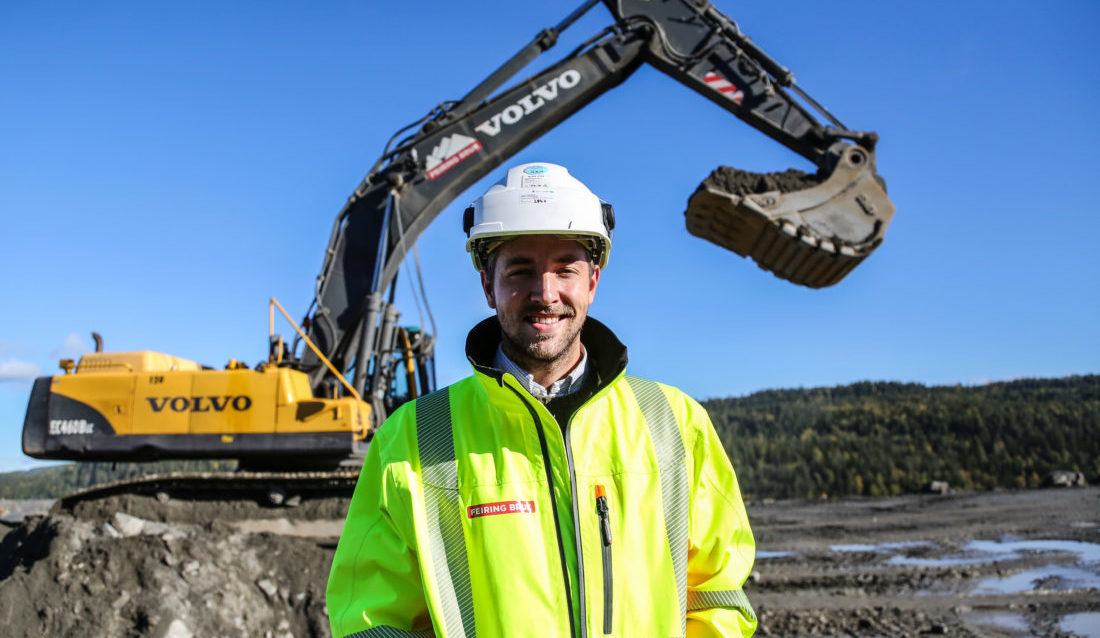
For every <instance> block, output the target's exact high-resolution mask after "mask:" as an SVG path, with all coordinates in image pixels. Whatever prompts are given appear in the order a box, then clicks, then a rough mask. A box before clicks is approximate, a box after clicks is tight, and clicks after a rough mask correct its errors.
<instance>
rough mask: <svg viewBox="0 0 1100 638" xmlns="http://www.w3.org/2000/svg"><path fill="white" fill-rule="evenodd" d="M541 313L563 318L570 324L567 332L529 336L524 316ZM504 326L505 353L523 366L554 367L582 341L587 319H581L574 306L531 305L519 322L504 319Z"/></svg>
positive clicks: (502, 323) (502, 328)
mask: <svg viewBox="0 0 1100 638" xmlns="http://www.w3.org/2000/svg"><path fill="white" fill-rule="evenodd" d="M537 313H548V314H556V315H559V316H560V317H561V321H563V322H566V325H565V326H564V327H563V330H561V331H559V332H557V333H555V334H535V335H532V336H528V335H527V334H526V332H525V330H524V329H525V328H526V324H527V321H526V319H524V317H526V316H528V315H532V314H537ZM500 325H501V333H502V336H503V344H502V346H503V348H504V353H505V354H506V355H508V357H509V358H510V359H512V360H513V361H515V362H516V363H517V364H519V365H520V366H521V367H524V368H529V367H533V366H532V364H534V365H538V366H545V365H547V364H553V363H556V362H557V361H558V360H560V359H562V358H563V357H565V356H566V355H567V354H568V353H569V351H570V349H571V348H572V346H573V344H575V343H576V342H577V341H578V340H579V339H580V334H581V328H582V327H583V326H584V317H581V318H580V320H577V313H576V311H575V310H574V309H573V308H572V307H570V306H565V305H558V306H539V305H530V306H526V307H524V308H523V311H522V313H521V314H520V315H519V318H518V320H515V319H505V318H503V317H501V318H500Z"/></svg>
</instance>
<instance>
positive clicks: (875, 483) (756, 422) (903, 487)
mask: <svg viewBox="0 0 1100 638" xmlns="http://www.w3.org/2000/svg"><path fill="white" fill-rule="evenodd" d="M703 405H704V406H705V407H706V408H707V411H708V412H709V413H710V416H711V419H712V421H713V422H714V426H715V430H716V431H717V432H718V435H719V437H720V438H721V440H722V443H723V445H724V446H725V448H726V451H727V452H728V454H729V456H730V459H731V460H732V461H733V465H734V468H736V470H737V474H738V479H739V480H740V483H741V490H742V492H743V493H744V494H745V496H746V497H747V498H749V499H752V498H821V497H832V496H845V495H865V496H889V495H896V494H903V493H912V492H918V491H920V490H921V489H922V488H923V487H924V486H925V485H926V484H928V483H929V482H930V481H936V480H939V481H947V482H948V483H950V485H951V487H952V488H953V489H957V490H980V489H993V488H1024V487H1038V486H1039V485H1040V483H1041V482H1042V480H1043V478H1044V477H1045V476H1046V475H1047V474H1048V473H1049V472H1051V471H1054V470H1071V471H1079V472H1082V473H1084V474H1085V476H1086V478H1087V479H1088V480H1089V481H1090V482H1093V481H1095V480H1097V478H1100V376H1097V375H1087V376H1072V377H1064V378H1059V379H1022V380H1018V381H1011V382H1003V383H991V384H988V385H981V386H963V385H956V386H934V387H929V386H924V385H921V384H916V383H892V382H870V381H867V382H862V383H854V384H851V385H845V386H838V387H832V388H813V389H799V390H769V391H764V392H757V393H755V394H752V395H749V396H746V397H742V398H728V399H712V400H709V401H704V402H703Z"/></svg>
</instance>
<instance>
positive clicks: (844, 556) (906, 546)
mask: <svg viewBox="0 0 1100 638" xmlns="http://www.w3.org/2000/svg"><path fill="white" fill-rule="evenodd" d="M749 515H750V518H751V520H752V523H753V529H754V531H755V533H756V537H757V545H758V548H759V550H760V551H759V552H758V555H757V563H756V570H755V573H754V577H753V579H752V582H750V583H748V584H747V585H746V590H747V591H748V592H749V595H750V598H751V599H752V600H753V602H754V604H755V605H756V607H757V611H758V612H759V615H760V618H761V623H760V632H759V635H765V636H794V635H798V636H898V635H906V636H918V635H952V636H1087V637H1097V638H1100V489H1098V488H1079V489H1065V490H1029V491H1004V492H981V493H970V494H959V495H946V496H904V497H896V498H887V499H845V500H838V501H825V502H791V501H786V502H778V503H758V504H753V505H751V506H750V507H749Z"/></svg>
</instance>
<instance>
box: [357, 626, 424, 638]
mask: <svg viewBox="0 0 1100 638" xmlns="http://www.w3.org/2000/svg"><path fill="white" fill-rule="evenodd" d="M433 636H435V632H433V631H432V630H431V629H421V630H420V631H405V630H404V629H394V628H393V627H386V626H385V625H382V626H380V627H371V628H370V629H364V630H363V631H357V632H355V633H354V634H348V635H347V636H345V637H344V638H432V637H433Z"/></svg>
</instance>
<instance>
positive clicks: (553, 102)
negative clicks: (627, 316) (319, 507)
mask: <svg viewBox="0 0 1100 638" xmlns="http://www.w3.org/2000/svg"><path fill="white" fill-rule="evenodd" d="M597 4H601V0H587V1H585V2H584V4H582V5H581V6H580V7H579V8H577V9H576V10H574V11H573V12H572V13H570V14H569V15H568V16H566V17H565V18H564V19H563V20H561V22H560V23H558V24H557V25H555V26H553V27H550V28H547V29H544V30H542V31H541V32H539V33H538V34H537V35H536V36H535V37H534V39H533V40H532V41H531V42H530V43H529V44H527V45H526V46H525V47H523V48H522V49H521V50H520V51H519V52H517V53H516V54H514V55H513V56H512V57H511V58H509V59H508V60H507V61H506V62H505V63H504V64H503V65H501V66H500V67H499V68H498V69H496V70H495V71H493V72H492V73H491V74H490V75H489V76H488V77H487V78H485V79H484V80H483V81H482V82H481V83H479V84H478V85H477V86H475V87H474V88H473V89H472V90H470V92H469V93H467V94H466V95H465V96H463V97H462V98H461V99H458V100H454V101H446V102H442V103H440V104H438V105H437V106H435V107H433V108H432V109H431V110H430V111H429V112H428V113H427V114H426V115H425V116H423V117H422V118H420V119H419V120H417V121H415V122H413V123H412V124H410V125H408V126H406V127H404V128H402V129H401V130H399V131H398V132H397V133H395V134H394V135H393V137H391V138H390V140H389V142H388V143H387V144H386V145H385V148H384V149H383V151H382V154H381V156H380V157H379V158H378V160H377V161H376V162H375V163H374V165H373V166H372V167H371V169H370V171H369V172H368V173H367V175H366V177H365V178H364V179H363V180H362V182H361V183H360V184H359V185H358V186H357V187H356V188H355V190H354V191H353V192H352V194H351V196H350V197H349V198H348V199H347V202H346V203H345V204H344V206H343V208H342V209H341V210H340V211H339V213H338V214H337V216H336V220H335V223H334V224H333V228H332V233H331V236H330V238H329V242H328V245H327V246H326V247H325V251H324V262H323V266H322V268H321V272H320V274H319V276H318V277H317V284H316V289H315V291H314V298H313V302H312V304H311V306H310V308H309V310H308V311H307V313H306V314H307V316H306V319H305V320H303V321H302V322H301V325H298V324H297V323H295V322H294V321H293V320H291V318H290V316H289V315H287V314H286V313H285V311H283V309H282V306H281V305H279V304H278V302H276V301H275V300H274V299H273V300H272V307H271V310H270V313H271V322H270V323H271V330H270V333H271V334H270V337H269V354H268V359H267V360H266V361H264V362H262V363H261V364H259V365H258V366H255V367H254V368H250V367H248V366H247V365H245V364H243V363H240V362H237V361H230V362H229V364H228V365H227V366H226V367H225V368H224V369H218V370H215V369H211V368H207V367H205V366H202V365H199V364H198V363H195V362H192V361H188V360H185V359H181V358H178V357H174V356H171V355H167V354H163V353H159V352H153V351H139V352H105V351H103V349H102V341H101V340H100V338H99V337H98V335H96V337H95V338H96V344H97V345H96V351H95V352H91V353H87V354H85V355H83V356H82V357H81V358H80V360H79V362H73V361H72V360H62V361H61V368H62V369H63V371H64V373H63V374H59V375H56V376H51V377H40V378H38V379H37V380H36V381H35V382H34V385H33V388H32V391H31V396H30V400H29V404H28V407H27V413H26V419H25V422H24V428H23V450H24V453H26V454H27V455H29V456H32V457H34V458H40V459H68V460H77V461H123V460H126V461H148V460H157V459H184V458H203V459H215V458H229V459H238V460H239V463H240V468H241V471H239V472H238V473H237V476H238V477H239V479H238V482H242V481H246V479H248V478H249V477H252V478H254V479H255V480H256V481H258V482H261V483H262V484H263V485H265V486H269V485H271V484H272V480H273V479H272V478H271V477H272V476H274V475H276V474H278V473H280V472H281V473H282V474H281V475H282V476H284V478H285V477H291V478H294V480H299V484H298V487H299V488H303V486H306V485H307V484H308V485H316V484H317V483H318V482H326V481H327V482H328V483H326V485H331V484H332V483H331V482H332V481H333V476H335V475H336V474H335V472H338V471H339V468H340V467H341V466H343V465H347V464H348V460H349V459H351V466H352V468H354V464H355V459H361V458H362V455H363V454H364V453H365V450H366V447H367V446H368V445H369V441H370V438H371V434H372V432H373V431H374V429H376V428H377V427H378V426H379V425H381V423H382V422H383V421H384V420H385V418H386V416H387V415H388V414H390V413H392V411H393V410H395V409H396V408H397V407H398V406H399V405H401V404H402V403H404V402H406V401H408V400H411V399H415V398H416V397H418V396H421V395H423V394H426V393H429V392H432V391H433V390H434V389H435V374H434V365H433V343H434V337H433V331H432V330H430V329H429V328H428V327H425V326H421V327H407V326H402V325H401V324H400V321H399V319H400V313H399V312H398V310H397V308H396V307H395V304H394V297H395V287H396V280H397V277H398V273H399V271H400V270H401V268H402V265H403V264H404V263H407V257H408V256H409V255H410V252H411V253H412V255H413V257H414V258H415V256H416V255H415V244H416V240H417V238H418V237H419V236H420V234H421V233H422V232H423V231H424V229H425V228H426V227H427V226H428V225H429V224H430V223H431V222H432V220H433V219H434V218H435V217H436V216H437V215H438V214H439V213H440V212H441V211H442V210H443V209H444V208H445V207H446V206H447V205H448V204H450V203H451V201H452V200H454V199H455V198H456V197H458V196H459V195H460V194H461V193H462V192H463V191H465V190H466V189H467V188H469V187H470V186H471V185H473V184H474V183H475V182H476V181H477V180H479V179H481V178H482V177H484V176H485V175H486V174H488V173H489V172H490V171H492V170H493V169H495V168H497V167H498V166H500V165H501V163H502V162H504V161H505V160H507V159H508V158H509V157H511V156H513V155H515V154H516V153H517V152H519V151H520V150H521V149H523V148H524V147H526V146H527V145H528V144H530V143H531V142H532V141H534V140H535V139H537V138H538V137H540V136H541V135H543V134H544V133H547V132H548V131H550V130H551V129H553V128H554V127H555V126H556V125H558V124H559V123H561V122H562V121H564V120H565V119H566V118H568V117H569V116H571V115H572V114H574V113H576V112H577V111H579V110H580V109H582V108H583V107H584V106H585V105H587V104H588V103H590V102H592V101H593V100H595V99H596V98H598V97H599V96H600V95H602V94H603V93H605V92H607V91H609V90H610V89H612V88H614V87H615V86H617V85H619V84H621V83H622V82H624V81H626V80H627V79H628V78H629V77H630V75H631V74H632V73H633V72H634V71H635V70H637V69H638V68H639V66H641V65H642V64H643V63H648V64H651V65H653V66H654V67H656V68H657V69H659V70H660V71H662V72H663V73H665V74H667V75H669V76H671V77H672V78H673V79H675V80H677V81H679V82H681V83H682V84H684V85H686V86H687V87H689V88H691V89H692V90H694V91H695V92H697V93H698V94H699V95H701V96H703V97H705V98H707V99H709V100H710V101H712V102H713V103H714V104H715V105H717V106H718V107H719V108H722V109H725V110H726V111H728V112H729V113H731V114H732V115H734V116H736V117H737V118H739V119H741V120H742V121H744V122H746V123H748V124H749V125H751V126H753V127H754V128H756V129H757V130H759V131H760V132H762V133H763V134H765V135H767V136H768V137H770V138H772V139H773V140H775V141H777V142H779V143H780V144H782V145H784V146H786V147H787V148H789V149H791V150H792V151H794V152H795V153H798V154H799V155H801V156H802V157H804V158H806V159H807V160H808V161H809V162H810V163H812V164H813V165H814V166H815V167H816V172H815V173H813V174H802V173H797V172H794V173H797V174H796V175H794V177H792V171H788V172H787V173H775V174H763V175H756V174H752V173H746V172H742V171H736V170H734V169H730V168H726V167H723V168H721V169H719V170H717V171H715V172H714V173H712V174H711V175H710V176H709V177H707V178H706V179H705V180H704V181H703V182H702V183H701V185H700V186H699V187H698V188H697V189H696V191H695V192H694V194H692V195H691V197H690V199H689V200H688V204H687V210H686V212H685V218H686V223H687V229H688V231H689V232H690V233H692V234H694V235H696V236H698V237H701V238H704V239H707V240H709V241H711V242H714V243H715V244H718V245H719V246H722V247H724V248H727V249H729V250H731V251H733V252H735V253H737V254H738V255H741V256H742V257H750V258H751V259H753V260H754V261H755V262H756V263H757V264H758V265H759V266H760V267H761V268H763V269H765V270H768V271H771V272H772V273H774V274H775V275H776V276H778V277H780V278H782V279H785V280H788V281H790V282H793V283H795V284H800V285H804V286H809V287H812V288H820V287H824V286H831V285H834V284H836V283H837V282H839V281H841V280H842V279H843V278H844V277H845V276H846V275H847V273H848V272H850V271H851V270H852V269H853V268H854V267H855V266H857V265H858V264H859V263H860V262H862V261H863V260H864V259H865V258H866V257H867V256H868V255H869V254H870V253H871V252H872V251H874V250H875V248H877V247H878V246H879V244H880V243H881V242H882V239H883V236H884V234H885V231H886V227H887V226H888V225H889V223H890V220H891V218H892V216H893V214H894V206H893V205H892V204H891V202H890V200H889V198H888V197H887V195H886V191H885V182H884V181H883V180H882V179H881V178H880V177H879V176H878V174H877V173H876V170H875V145H876V142H877V141H878V136H877V135H876V134H875V133H874V132H870V131H859V130H853V129H849V128H848V127H846V126H844V125H843V124H841V122H840V121H839V120H838V119H837V118H836V117H834V116H833V115H832V114H830V113H829V112H828V111H827V110H826V109H825V108H824V107H822V106H821V105H820V104H818V103H817V102H816V101H815V100H814V99H813V98H812V97H810V95H808V94H807V93H806V92H805V91H803V90H802V88H801V87H800V86H799V85H798V84H797V83H796V82H795V79H794V76H793V74H792V72H791V71H790V70H789V69H787V68H786V67H784V66H783V65H781V64H780V63H779V62H777V61H776V60H774V59H773V58H771V57H770V56H769V55H768V54H767V53H765V52H764V51H763V50H762V49H761V48H760V47H759V46H758V45H757V44H756V43H755V42H754V41H753V40H752V39H750V38H749V37H748V36H747V35H745V34H744V33H743V32H742V31H741V29H740V27H739V26H738V24H737V23H736V22H734V21H733V20H731V19H730V18H728V17H727V16H726V15H724V14H723V13H721V12H720V11H718V10H717V9H716V8H715V7H713V6H712V5H711V4H709V3H708V2H706V1H703V0H700V1H696V0H683V1H680V2H673V1H667V2H648V1H642V0H602V4H603V5H604V6H605V7H606V9H607V10H609V11H610V13H611V15H612V18H613V21H612V23H611V24H610V25H609V26H607V27H606V28H604V29H603V30H601V31H599V32H598V33H596V34H595V35H593V36H592V37H591V38H589V39H588V40H587V41H585V42H584V43H583V44H582V45H581V46H579V47H577V48H576V49H575V50H574V51H572V52H571V53H569V54H568V55H567V56H565V58H564V59H562V60H560V61H558V62H557V63H555V64H553V65H551V66H549V67H548V68H546V69H545V70H542V71H540V72H538V73H536V74H535V75H532V76H531V77H528V78H527V79H525V80H522V81H520V82H518V83H516V84H515V85H513V86H511V87H510V88H506V89H505V90H502V91H501V90H499V89H500V88H501V87H502V86H503V85H504V84H505V83H506V82H508V81H509V79H510V78H512V77H513V76H514V75H515V74H516V73H517V72H519V71H520V70H521V69H522V68H524V67H525V66H527V65H528V64H530V63H531V62H532V61H533V60H535V59H536V58H537V57H538V56H540V55H541V54H542V53H544V52H545V51H547V50H549V49H550V48H552V47H553V46H554V45H555V42H556V40H557V39H558V37H559V35H560V34H561V33H562V32H563V31H564V30H565V29H566V28H568V27H569V26H570V25H572V24H573V23H574V22H575V21H576V20H577V19H578V18H580V17H581V16H582V15H583V14H585V13H586V12H588V11H590V10H591V9H593V8H594V7H595V6H596V5H597ZM819 118H820V119H819ZM822 120H824V123H823V122H822ZM415 261H416V262H417V271H416V272H417V277H418V278H419V260H418V259H416V260H415ZM420 290H421V292H422V290H423V287H422V285H421V288H420ZM424 301H425V303H426V298H425V299H424ZM276 309H278V310H279V311H280V312H281V313H282V314H283V315H284V316H285V317H286V319H287V321H289V322H290V324H291V325H292V326H293V328H294V330H295V337H294V339H293V340H291V342H290V343H287V342H286V341H284V340H283V338H282V337H281V336H278V335H276V334H275V329H274V319H275V310H276ZM428 314H429V317H430V310H429V313H428ZM249 473H251V474H249ZM345 475H346V476H348V477H351V479H350V480H353V477H354V469H353V470H350V471H346V472H345ZM341 476H344V475H341ZM303 477H304V478H303ZM201 478H203V477H199V479H201ZM189 480H191V481H193V480H196V479H195V478H194V477H184V478H181V479H179V480H178V481H177V483H180V482H186V481H189ZM287 480H290V478H287ZM302 481H304V483H303V482H302ZM310 481H312V483H310ZM170 482H171V481H169V480H168V479H164V478H162V479H160V480H159V482H157V481H152V482H151V483H150V484H153V485H155V489H156V490H158V494H159V493H161V492H160V490H163V489H167V488H166V487H165V486H166V485H168V484H169V483H170ZM129 487H130V488H132V486H129ZM303 489H304V488H303ZM273 493H274V492H273Z"/></svg>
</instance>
